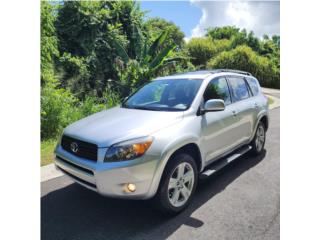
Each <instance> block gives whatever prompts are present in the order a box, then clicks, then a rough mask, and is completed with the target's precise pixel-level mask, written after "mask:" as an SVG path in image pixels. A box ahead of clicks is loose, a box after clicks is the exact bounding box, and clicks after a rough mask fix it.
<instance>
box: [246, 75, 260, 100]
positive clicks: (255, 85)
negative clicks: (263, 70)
mask: <svg viewBox="0 0 320 240" xmlns="http://www.w3.org/2000/svg"><path fill="white" fill-rule="evenodd" d="M246 79H247V82H248V84H249V86H250V89H251V91H252V94H253V96H257V95H258V94H259V92H260V90H259V89H260V85H259V82H258V80H257V79H255V78H246Z"/></svg>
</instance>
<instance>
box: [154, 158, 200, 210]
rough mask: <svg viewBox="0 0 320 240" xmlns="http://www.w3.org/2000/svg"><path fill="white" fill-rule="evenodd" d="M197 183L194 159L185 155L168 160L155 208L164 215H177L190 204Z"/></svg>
mask: <svg viewBox="0 0 320 240" xmlns="http://www.w3.org/2000/svg"><path fill="white" fill-rule="evenodd" d="M197 182H198V169H197V166H196V163H195V161H194V159H193V158H192V157H191V156H190V155H188V154H185V153H180V154H177V155H175V156H174V157H173V158H172V159H170V160H169V162H168V164H167V166H166V168H165V170H164V172H163V176H162V179H161V182H160V185H159V189H158V192H157V195H156V197H155V199H156V200H157V202H156V204H157V207H160V209H161V210H162V211H164V212H166V213H169V214H177V213H179V212H181V211H182V210H183V209H184V208H185V207H186V206H187V205H188V204H189V202H190V200H191V198H192V196H193V193H194V191H195V188H196V186H197Z"/></svg>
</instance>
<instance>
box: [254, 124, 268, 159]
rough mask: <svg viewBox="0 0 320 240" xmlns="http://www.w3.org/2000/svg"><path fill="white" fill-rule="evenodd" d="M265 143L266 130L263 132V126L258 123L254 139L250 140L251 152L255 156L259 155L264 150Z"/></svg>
mask: <svg viewBox="0 0 320 240" xmlns="http://www.w3.org/2000/svg"><path fill="white" fill-rule="evenodd" d="M265 142H266V130H265V127H264V124H263V123H262V122H260V123H259V124H258V127H257V130H256V134H255V136H254V139H253V140H252V143H251V145H252V151H253V152H254V153H255V154H260V153H261V152H262V150H263V148H264V144H265Z"/></svg>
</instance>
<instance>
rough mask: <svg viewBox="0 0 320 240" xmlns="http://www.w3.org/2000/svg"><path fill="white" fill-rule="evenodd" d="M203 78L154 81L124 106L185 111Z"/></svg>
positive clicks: (123, 105)
mask: <svg viewBox="0 0 320 240" xmlns="http://www.w3.org/2000/svg"><path fill="white" fill-rule="evenodd" d="M201 83H202V80H199V79H174V80H156V81H153V82H151V83H149V84H147V85H145V86H144V87H142V88H141V89H140V90H138V91H137V92H136V93H135V94H133V95H132V96H131V97H129V98H128V99H127V100H126V101H125V102H124V103H123V104H122V107H125V108H134V109H143V110H153V111H185V110H186V109H188V108H189V107H190V105H191V104H192V102H193V99H194V97H195V96H196V94H197V92H198V90H199V87H200V85H201Z"/></svg>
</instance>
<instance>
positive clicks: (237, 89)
mask: <svg viewBox="0 0 320 240" xmlns="http://www.w3.org/2000/svg"><path fill="white" fill-rule="evenodd" d="M227 79H228V83H229V86H230V90H231V96H232V105H234V108H235V111H236V115H237V117H238V123H237V126H236V127H235V128H234V131H236V133H235V134H236V135H237V136H238V140H237V142H236V145H238V144H241V143H243V142H245V141H247V140H249V139H250V137H251V133H252V129H253V126H254V116H255V115H256V109H255V107H254V104H253V102H252V98H251V92H250V90H249V87H248V84H247V82H246V80H245V79H244V77H241V76H229V77H227Z"/></svg>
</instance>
